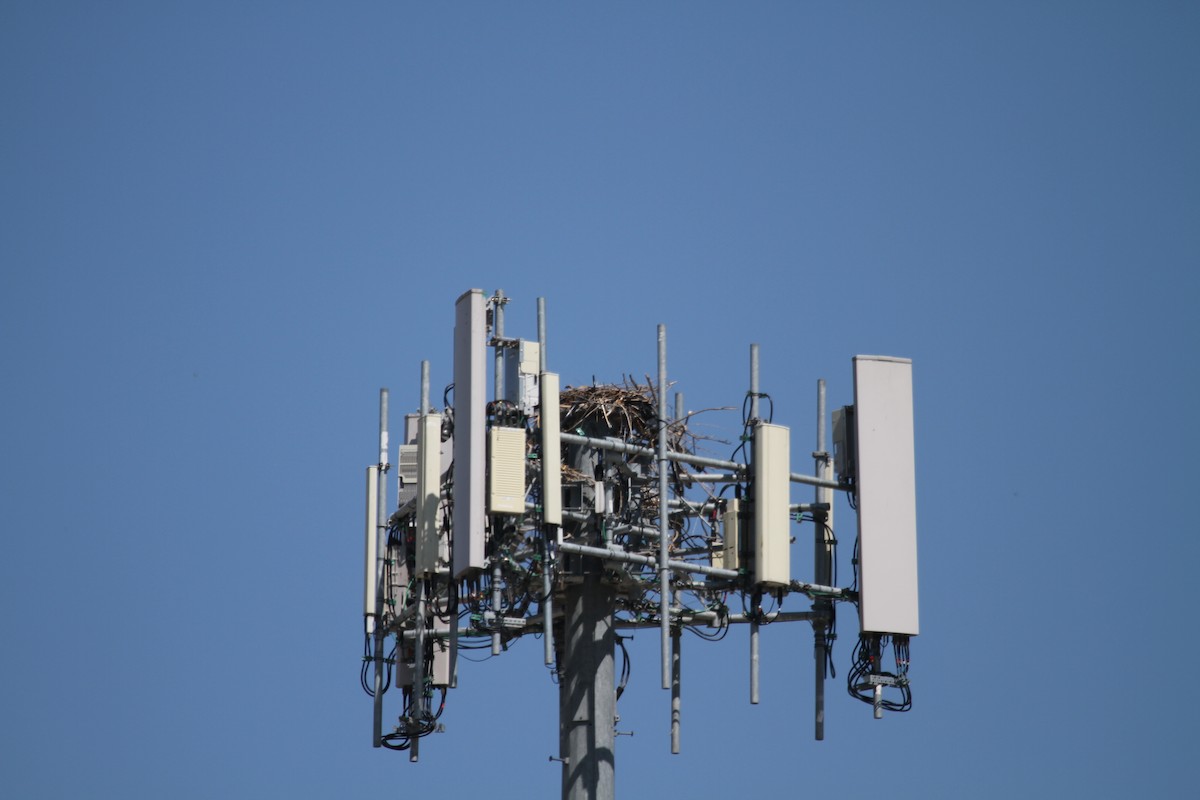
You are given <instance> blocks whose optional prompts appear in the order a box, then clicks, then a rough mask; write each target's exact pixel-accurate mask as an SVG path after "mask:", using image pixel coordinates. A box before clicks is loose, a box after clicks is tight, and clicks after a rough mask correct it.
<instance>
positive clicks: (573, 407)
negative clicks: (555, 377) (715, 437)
mask: <svg viewBox="0 0 1200 800" xmlns="http://www.w3.org/2000/svg"><path fill="white" fill-rule="evenodd" d="M559 406H560V409H561V413H562V429H563V430H564V431H567V432H570V433H579V432H582V433H583V435H585V436H597V437H606V436H615V437H617V438H619V439H621V440H623V441H626V442H629V443H630V444H635V445H639V446H641V447H649V448H655V447H657V446H658V392H657V390H656V388H655V386H654V385H653V384H652V383H651V382H650V379H649V378H646V382H645V383H644V384H643V383H638V382H637V381H636V380H635V379H633V378H630V377H626V378H625V381H624V383H621V384H615V383H606V384H599V385H596V384H593V385H591V386H568V387H567V388H566V389H564V390H563V391H562V392H561V393H560V394H559ZM692 438H693V437H692V436H691V435H690V434H689V433H688V431H687V419H686V418H685V419H682V420H677V421H674V422H670V423H668V425H667V448H668V449H669V450H672V451H676V452H689V453H690V452H693V450H692V444H693V443H692Z"/></svg>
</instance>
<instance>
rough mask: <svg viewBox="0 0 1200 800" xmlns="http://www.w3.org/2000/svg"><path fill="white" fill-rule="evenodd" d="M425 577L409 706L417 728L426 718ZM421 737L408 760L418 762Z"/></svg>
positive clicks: (421, 581) (419, 600)
mask: <svg viewBox="0 0 1200 800" xmlns="http://www.w3.org/2000/svg"><path fill="white" fill-rule="evenodd" d="M425 614H426V609H425V579H424V578H417V620H416V626H415V628H414V633H415V639H414V644H413V650H414V651H415V655H414V657H413V687H412V705H411V706H410V707H409V714H408V718H409V724H410V725H412V724H414V723H415V724H416V727H417V729H418V730H419V729H420V726H421V725H422V724H423V723H424V720H425ZM396 652H397V653H399V652H400V648H396ZM420 739H421V737H419V736H414V737H413V738H412V745H411V746H410V747H409V751H408V760H409V761H412V762H414V763H416V761H417V759H418V758H419V756H420V751H419V748H418V746H417V742H419V741H420Z"/></svg>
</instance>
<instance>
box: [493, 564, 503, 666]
mask: <svg viewBox="0 0 1200 800" xmlns="http://www.w3.org/2000/svg"><path fill="white" fill-rule="evenodd" d="M494 558H495V561H494V562H493V563H492V614H493V619H492V624H493V625H495V626H496V627H495V629H493V630H492V655H494V656H498V655H500V578H501V575H500V557H499V555H496V556H494Z"/></svg>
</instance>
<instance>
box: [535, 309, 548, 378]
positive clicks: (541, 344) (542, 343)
mask: <svg viewBox="0 0 1200 800" xmlns="http://www.w3.org/2000/svg"><path fill="white" fill-rule="evenodd" d="M537 308H538V312H537V314H538V323H537V325H538V374H539V375H540V374H541V373H543V372H545V371H546V298H544V297H539V298H538V302H537Z"/></svg>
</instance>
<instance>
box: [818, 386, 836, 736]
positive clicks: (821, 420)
mask: <svg viewBox="0 0 1200 800" xmlns="http://www.w3.org/2000/svg"><path fill="white" fill-rule="evenodd" d="M813 459H814V460H815V462H816V464H815V469H814V470H813V474H814V475H816V476H817V477H818V478H825V477H826V474H825V468H826V466H827V465H828V463H829V453H828V452H826V450H825V379H824V378H822V379H820V380H818V381H817V449H816V450H815V451H814V452H813ZM831 501H832V492H831V491H830V490H828V489H825V488H822V487H820V486H818V487H816V488H814V489H813V503H814V505H815V506H816V508H815V509H814V511H813V527H814V528H815V530H814V531H813V580H814V581H815V582H816V583H819V584H822V585H825V584H829V583H830V582H831V580H832V579H831V572H832V571H831V569H830V564H829V543H828V541H827V539H826V536H825V531H826V526H827V525H828V518H829V517H828V514H827V513H826V512H825V511H824V510H822V509H821V504H822V503H825V502H831ZM813 606H814V608H815V610H817V611H824V612H829V611H830V610H831V609H832V607H833V604H832V603H830V602H828V601H826V600H817V601H816V602H815V603H813ZM827 625H828V620H827V619H826V618H825V617H824V616H823V615H822V614H817V615H816V617H815V618H814V619H813V661H814V662H815V664H814V665H813V666H814V667H815V669H814V670H813V736H814V737H815V738H816V740H817V741H818V742H820V741H823V740H824V739H825V667H826V660H827V654H826V651H825V630H826V627H827Z"/></svg>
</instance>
